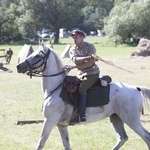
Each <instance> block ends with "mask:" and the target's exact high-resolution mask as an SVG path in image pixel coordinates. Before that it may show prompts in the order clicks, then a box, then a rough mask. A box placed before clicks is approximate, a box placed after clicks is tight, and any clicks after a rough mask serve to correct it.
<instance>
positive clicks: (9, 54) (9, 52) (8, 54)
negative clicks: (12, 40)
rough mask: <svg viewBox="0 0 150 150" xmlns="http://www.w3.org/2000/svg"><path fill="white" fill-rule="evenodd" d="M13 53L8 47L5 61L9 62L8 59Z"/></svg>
mask: <svg viewBox="0 0 150 150" xmlns="http://www.w3.org/2000/svg"><path fill="white" fill-rule="evenodd" d="M12 55H13V51H12V49H11V48H9V49H8V50H7V51H6V63H8V64H9V63H10V60H11V57H12Z"/></svg>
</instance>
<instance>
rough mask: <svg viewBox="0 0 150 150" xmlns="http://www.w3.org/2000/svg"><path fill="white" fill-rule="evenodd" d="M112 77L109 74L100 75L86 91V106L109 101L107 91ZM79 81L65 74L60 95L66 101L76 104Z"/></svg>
mask: <svg viewBox="0 0 150 150" xmlns="http://www.w3.org/2000/svg"><path fill="white" fill-rule="evenodd" d="M111 81H112V79H111V77H110V76H108V75H106V76H102V77H101V78H99V79H98V80H97V81H96V83H95V84H94V85H93V86H92V87H91V88H90V89H89V90H88V91H87V107H96V106H102V105H106V104H108V103H109V91H110V84H109V83H111ZM80 83H81V81H80V80H79V79H78V78H77V77H76V76H66V77H65V79H64V81H63V88H62V91H61V93H60V97H61V98H62V99H63V101H65V102H66V103H69V104H71V105H73V106H74V107H76V106H77V103H78V96H79V92H78V91H79V90H78V89H79V85H80Z"/></svg>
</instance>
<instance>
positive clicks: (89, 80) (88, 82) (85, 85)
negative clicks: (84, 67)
mask: <svg viewBox="0 0 150 150" xmlns="http://www.w3.org/2000/svg"><path fill="white" fill-rule="evenodd" d="M85 78H86V79H85V80H83V81H82V82H81V84H80V86H79V93H80V94H84V93H86V91H87V90H88V89H89V88H90V87H92V86H93V85H94V83H95V82H96V81H97V80H98V78H99V74H96V75H89V76H86V77H85Z"/></svg>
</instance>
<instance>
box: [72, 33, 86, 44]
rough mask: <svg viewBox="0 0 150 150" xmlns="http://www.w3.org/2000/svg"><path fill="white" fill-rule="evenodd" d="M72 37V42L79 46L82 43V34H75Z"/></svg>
mask: <svg viewBox="0 0 150 150" xmlns="http://www.w3.org/2000/svg"><path fill="white" fill-rule="evenodd" d="M72 38H73V39H74V43H75V44H76V45H77V46H79V45H81V44H82V43H83V38H84V37H83V36H82V35H79V34H75V35H73V36H72Z"/></svg>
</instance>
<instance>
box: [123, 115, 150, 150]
mask: <svg viewBox="0 0 150 150" xmlns="http://www.w3.org/2000/svg"><path fill="white" fill-rule="evenodd" d="M126 124H127V125H128V126H129V127H130V128H131V129H132V130H134V131H135V132H136V133H137V134H138V135H139V136H140V137H141V138H142V139H143V140H144V141H145V142H146V144H147V146H148V148H149V150H150V133H149V132H148V131H147V130H146V129H145V128H144V127H143V126H142V124H141V121H140V117H137V116H135V117H134V118H133V119H132V121H128V122H126Z"/></svg>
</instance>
